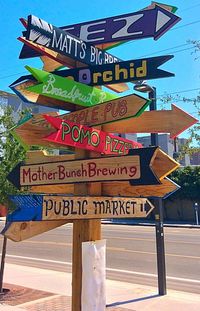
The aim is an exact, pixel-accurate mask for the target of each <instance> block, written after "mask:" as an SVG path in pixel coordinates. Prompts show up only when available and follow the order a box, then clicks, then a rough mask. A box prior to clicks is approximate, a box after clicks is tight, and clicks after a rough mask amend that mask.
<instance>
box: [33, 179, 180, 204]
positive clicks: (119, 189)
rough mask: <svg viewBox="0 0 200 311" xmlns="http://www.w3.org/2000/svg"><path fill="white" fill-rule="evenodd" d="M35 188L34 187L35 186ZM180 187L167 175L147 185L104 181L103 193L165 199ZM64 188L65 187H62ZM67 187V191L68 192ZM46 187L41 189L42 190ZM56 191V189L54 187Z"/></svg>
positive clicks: (34, 190) (35, 190)
mask: <svg viewBox="0 0 200 311" xmlns="http://www.w3.org/2000/svg"><path fill="white" fill-rule="evenodd" d="M33 188H34V187H33ZM179 189H180V186H179V185H177V184H176V183H175V182H174V181H172V180H171V179H169V178H168V177H165V178H164V179H162V180H161V184H159V185H145V186H134V187H133V186H131V185H130V184H129V183H128V182H126V181H114V182H103V183H102V194H103V195H119V196H134V197H145V198H147V197H149V198H154V197H161V198H163V199H165V198H167V197H169V196H170V195H171V194H173V193H174V192H176V191H177V190H179ZM62 190H64V189H62ZM66 190H67V189H65V193H66ZM31 191H33V192H37V189H36V187H35V188H34V189H31ZM42 191H43V192H44V191H45V189H41V192H42ZM54 191H56V190H55V189H54ZM69 193H70V192H69Z"/></svg>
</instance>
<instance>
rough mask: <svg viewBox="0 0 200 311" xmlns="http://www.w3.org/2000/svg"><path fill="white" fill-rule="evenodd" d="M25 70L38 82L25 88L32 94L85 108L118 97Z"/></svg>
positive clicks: (76, 83) (44, 72) (49, 74)
mask: <svg viewBox="0 0 200 311" xmlns="http://www.w3.org/2000/svg"><path fill="white" fill-rule="evenodd" d="M26 69H28V70H29V71H30V72H31V73H32V75H33V76H34V77H35V78H36V79H37V80H38V82H40V83H39V84H37V85H34V86H30V87H27V88H26V89H27V90H28V91H31V92H33V93H37V94H40V95H45V96H47V97H51V98H54V99H58V100H62V101H66V102H70V103H73V104H77V105H81V106H86V107H91V106H94V105H97V104H100V103H103V102H106V101H108V100H111V99H115V98H118V96H116V95H114V94H110V93H107V92H103V91H102V90H100V89H97V88H95V87H90V86H87V85H85V84H82V83H78V82H75V81H73V80H71V79H67V78H63V77H59V76H57V75H54V74H52V73H49V72H46V71H43V70H39V69H35V68H31V67H29V66H26Z"/></svg>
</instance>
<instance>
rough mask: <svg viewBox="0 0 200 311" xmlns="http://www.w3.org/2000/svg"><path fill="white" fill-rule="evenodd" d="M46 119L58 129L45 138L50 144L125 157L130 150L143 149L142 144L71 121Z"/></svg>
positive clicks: (47, 117) (50, 117) (48, 117)
mask: <svg viewBox="0 0 200 311" xmlns="http://www.w3.org/2000/svg"><path fill="white" fill-rule="evenodd" d="M44 118H45V119H46V120H47V121H48V122H49V123H50V124H51V125H52V126H53V127H54V128H55V129H56V131H55V132H53V133H51V134H50V135H48V136H46V137H45V138H43V139H45V140H47V141H50V142H54V143H57V144H61V145H67V146H72V147H77V148H81V149H87V150H91V151H95V152H100V153H103V154H109V155H112V154H113V155H124V154H127V153H128V150H129V149H133V148H141V147H142V145H141V144H140V143H137V142H134V141H131V140H128V139H125V138H122V137H118V136H114V135H112V134H110V133H106V132H104V131H101V130H98V129H95V128H92V127H88V126H85V125H80V124H77V123H74V122H71V121H69V120H62V119H61V118H58V117H56V118H55V117H52V116H49V115H44Z"/></svg>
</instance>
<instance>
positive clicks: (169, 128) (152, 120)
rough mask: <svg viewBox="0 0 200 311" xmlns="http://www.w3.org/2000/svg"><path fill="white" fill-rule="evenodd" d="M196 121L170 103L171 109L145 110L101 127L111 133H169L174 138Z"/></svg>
mask: <svg viewBox="0 0 200 311" xmlns="http://www.w3.org/2000/svg"><path fill="white" fill-rule="evenodd" d="M197 122H198V120H197V119H195V118H194V117H192V116H191V115H190V114H188V113H186V112H185V111H183V110H182V109H180V108H179V107H177V106H175V105H172V110H156V111H145V112H144V113H143V114H142V115H141V116H139V117H138V118H135V119H129V120H122V121H120V122H118V121H117V122H114V123H110V124H105V125H103V128H102V129H103V130H104V131H106V132H111V133H170V137H171V138H174V137H176V136H178V135H179V134H180V133H182V132H183V131H185V130H186V129H187V128H189V127H190V126H192V125H193V124H195V123H197Z"/></svg>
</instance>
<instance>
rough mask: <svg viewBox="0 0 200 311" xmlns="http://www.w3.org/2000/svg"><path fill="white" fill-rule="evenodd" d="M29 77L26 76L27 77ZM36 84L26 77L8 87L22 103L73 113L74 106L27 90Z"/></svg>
mask: <svg viewBox="0 0 200 311" xmlns="http://www.w3.org/2000/svg"><path fill="white" fill-rule="evenodd" d="M29 76H30V75H28V77H29ZM36 84H37V82H36V81H35V79H34V80H27V79H26V76H24V77H20V78H19V79H17V80H16V81H15V82H13V83H12V84H11V85H10V88H11V90H13V91H14V92H15V93H16V94H17V96H18V97H19V98H21V100H22V101H25V102H29V103H31V104H36V105H40V106H45V107H52V108H55V109H62V110H67V111H75V110H76V107H77V106H76V105H75V104H72V103H70V102H66V101H63V100H58V99H55V98H50V97H46V96H44V95H40V94H36V93H33V92H30V91H28V90H27V87H30V86H34V85H36Z"/></svg>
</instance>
